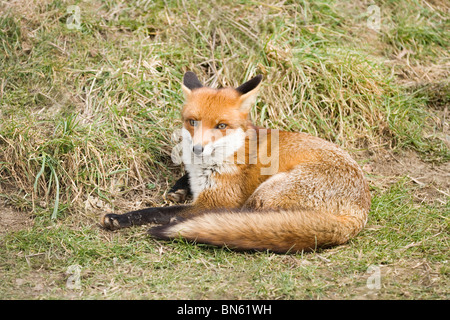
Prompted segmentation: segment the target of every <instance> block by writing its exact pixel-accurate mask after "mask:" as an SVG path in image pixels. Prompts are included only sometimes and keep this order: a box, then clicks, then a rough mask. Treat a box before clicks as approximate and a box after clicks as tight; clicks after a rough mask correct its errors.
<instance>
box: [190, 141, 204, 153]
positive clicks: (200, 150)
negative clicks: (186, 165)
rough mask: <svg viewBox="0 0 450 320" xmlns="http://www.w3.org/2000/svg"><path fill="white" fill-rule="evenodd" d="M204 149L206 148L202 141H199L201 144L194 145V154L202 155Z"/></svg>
mask: <svg viewBox="0 0 450 320" xmlns="http://www.w3.org/2000/svg"><path fill="white" fill-rule="evenodd" d="M203 150H204V148H203V146H202V145H201V144H200V143H199V144H195V145H194V146H193V147H192V151H193V152H194V154H195V155H197V156H199V155H201V154H202V153H203Z"/></svg>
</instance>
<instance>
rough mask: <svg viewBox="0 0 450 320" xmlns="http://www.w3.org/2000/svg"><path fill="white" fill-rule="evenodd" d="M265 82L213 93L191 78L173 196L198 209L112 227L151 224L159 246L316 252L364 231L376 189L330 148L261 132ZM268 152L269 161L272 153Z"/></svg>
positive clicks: (138, 217) (111, 219) (161, 210)
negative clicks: (255, 118)
mask: <svg viewBox="0 0 450 320" xmlns="http://www.w3.org/2000/svg"><path fill="white" fill-rule="evenodd" d="M261 80H262V76H256V77H254V78H253V79H251V80H249V81H248V82H246V83H244V84H243V85H241V86H239V87H238V88H236V89H235V88H221V89H213V88H209V87H205V86H203V85H202V83H201V82H200V81H199V80H198V78H197V76H196V75H195V74H194V73H193V72H187V73H186V74H185V75H184V78H183V83H182V89H183V92H184V95H185V105H184V107H183V109H182V120H183V128H182V137H183V140H182V147H183V154H182V160H183V162H184V164H185V168H186V171H187V175H186V176H184V177H182V178H181V179H180V180H179V181H178V182H177V183H176V184H175V186H174V187H173V188H172V189H171V191H170V195H171V196H172V197H173V198H178V199H183V198H184V196H185V195H186V194H187V193H192V195H193V202H192V204H190V205H176V206H168V207H156V208H147V209H143V210H138V211H133V212H128V213H125V214H120V215H118V214H106V215H104V216H103V217H102V220H101V224H102V225H103V226H104V227H105V228H107V229H110V230H115V229H119V228H123V227H129V226H133V225H142V224H147V223H156V224H161V226H156V227H153V228H151V229H150V230H149V231H148V232H149V234H150V235H151V236H153V237H156V238H159V239H177V238H180V237H182V238H185V239H187V240H189V241H194V242H198V243H206V244H211V245H215V246H226V247H228V248H230V249H234V250H258V251H261V250H269V251H273V252H279V253H291V252H299V251H311V250H315V249H317V248H321V247H329V246H334V245H339V244H343V243H346V242H347V241H348V240H349V239H350V238H352V237H354V236H356V235H357V234H358V233H359V232H360V231H361V230H362V229H363V228H364V226H365V224H366V221H367V216H368V212H369V208H370V192H369V187H368V184H367V182H366V180H365V178H364V174H363V172H362V170H361V168H360V167H359V165H358V164H357V163H356V162H355V161H354V160H353V159H352V158H351V157H350V156H349V154H348V153H346V152H345V151H343V150H342V149H340V148H339V147H338V146H336V145H335V144H333V143H331V142H327V141H325V140H322V139H320V138H317V137H314V136H311V135H309V134H306V133H294V132H285V131H278V130H273V129H272V130H270V129H264V128H259V127H256V126H254V125H253V124H252V123H251V120H250V119H249V111H250V109H251V107H252V106H253V105H254V104H255V99H256V96H257V93H258V89H259V87H260V84H261ZM269 154H270V155H269Z"/></svg>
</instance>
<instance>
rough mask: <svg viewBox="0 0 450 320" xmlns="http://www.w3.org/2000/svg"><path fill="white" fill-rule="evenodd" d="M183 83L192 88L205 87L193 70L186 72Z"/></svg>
mask: <svg viewBox="0 0 450 320" xmlns="http://www.w3.org/2000/svg"><path fill="white" fill-rule="evenodd" d="M183 84H184V85H185V86H186V87H188V88H189V89H191V90H193V89H197V88H201V87H203V85H202V83H201V82H200V80H198V78H197V75H196V74H195V73H193V72H192V71H188V72H186V73H185V74H184V77H183Z"/></svg>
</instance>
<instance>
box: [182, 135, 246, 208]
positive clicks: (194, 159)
mask: <svg viewBox="0 0 450 320" xmlns="http://www.w3.org/2000/svg"><path fill="white" fill-rule="evenodd" d="M182 136H183V155H182V159H183V162H184V164H185V168H186V170H187V172H189V179H190V180H189V183H190V187H191V191H192V194H193V196H194V200H195V199H196V198H197V197H198V195H199V194H200V193H201V192H202V191H203V190H205V189H210V188H214V187H215V186H216V181H214V177H215V176H216V175H217V174H219V175H220V174H231V173H234V172H236V171H237V166H236V164H235V163H234V154H235V153H236V152H237V151H238V150H239V149H240V148H241V147H242V146H243V145H244V142H245V133H244V131H243V130H242V129H237V130H233V132H232V133H230V134H227V135H226V136H224V137H222V138H220V139H218V140H217V141H215V142H212V143H208V144H207V145H205V147H204V152H203V154H202V155H201V156H196V155H195V154H194V153H193V152H192V137H191V135H190V133H189V131H187V130H186V129H184V128H183V130H182Z"/></svg>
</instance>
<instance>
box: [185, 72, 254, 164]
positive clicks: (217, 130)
mask: <svg viewBox="0 0 450 320" xmlns="http://www.w3.org/2000/svg"><path fill="white" fill-rule="evenodd" d="M261 80H262V76H261V75H258V76H256V77H254V78H253V79H251V80H249V81H247V82H246V83H244V84H243V85H241V86H239V87H238V88H236V89H234V88H222V89H213V88H208V87H204V86H203V85H202V84H201V82H200V81H199V80H198V78H197V76H196V75H195V74H194V73H193V72H187V73H186V74H185V75H184V78H183V84H182V89H183V92H184V96H185V104H184V106H183V109H182V112H181V115H182V120H183V129H182V136H183V150H184V151H188V153H189V154H188V155H184V156H183V161H184V162H185V163H186V161H188V159H187V158H189V159H191V160H192V157H194V158H195V157H197V158H201V159H203V161H206V162H207V163H221V162H224V161H225V160H226V158H228V157H230V156H231V155H233V154H234V153H235V152H236V151H237V150H238V149H239V148H241V147H242V146H243V144H244V143H245V132H246V131H247V129H248V127H249V125H250V122H249V116H248V114H249V112H250V109H251V107H252V106H253V104H254V102H255V100H256V96H257V93H258V89H259V86H260V83H261ZM186 156H187V157H186Z"/></svg>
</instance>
